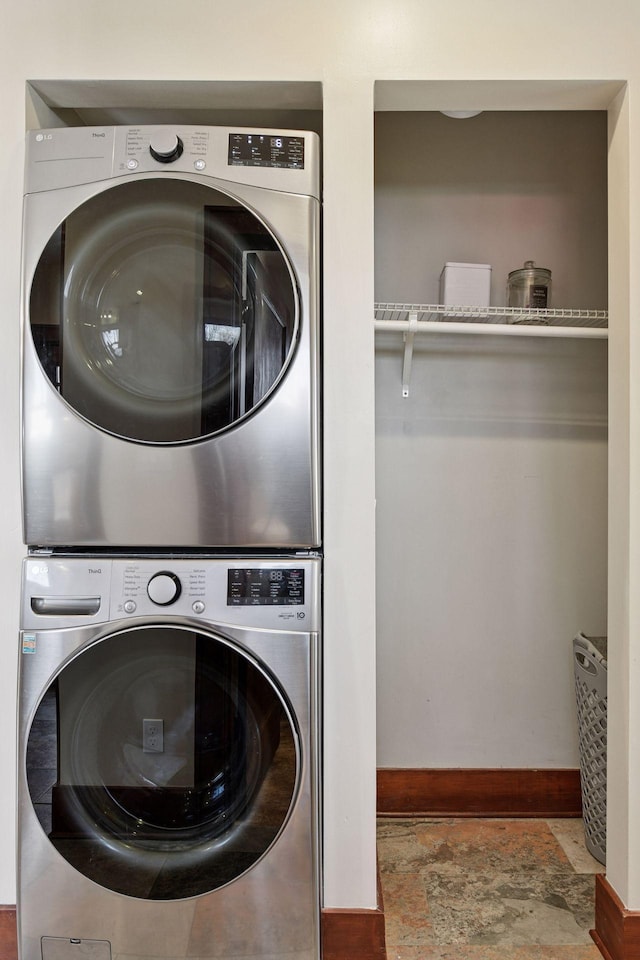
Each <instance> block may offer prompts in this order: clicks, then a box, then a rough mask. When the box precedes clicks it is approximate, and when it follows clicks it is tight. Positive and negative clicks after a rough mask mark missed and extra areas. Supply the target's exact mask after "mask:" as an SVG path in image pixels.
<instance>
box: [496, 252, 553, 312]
mask: <svg viewBox="0 0 640 960" xmlns="http://www.w3.org/2000/svg"><path fill="white" fill-rule="evenodd" d="M507 305H508V306H509V307H524V308H525V309H533V310H545V309H547V308H548V307H550V306H551V270H547V269H546V267H536V265H535V263H534V261H533V260H525V263H524V267H521V268H520V269H519V270H512V271H511V272H510V274H509V282H508V284H507Z"/></svg>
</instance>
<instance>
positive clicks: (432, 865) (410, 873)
mask: <svg viewBox="0 0 640 960" xmlns="http://www.w3.org/2000/svg"><path fill="white" fill-rule="evenodd" d="M378 861H379V867H380V878H381V883H382V895H383V899H384V911H385V923H386V940H387V958H388V960H534V958H535V960H602V958H601V955H600V953H599V951H598V949H597V947H596V946H595V944H594V943H593V941H592V940H591V937H590V936H589V930H590V929H591V928H592V926H593V900H594V874H595V873H597V872H600V871H603V870H604V867H603V866H602V865H601V864H600V863H598V861H597V860H594V858H593V857H592V856H591V855H590V854H589V853H588V851H587V849H586V847H585V845H584V834H583V829H582V821H581V820H520V819H518V820H507V819H499V820H494V819H381V820H379V821H378Z"/></svg>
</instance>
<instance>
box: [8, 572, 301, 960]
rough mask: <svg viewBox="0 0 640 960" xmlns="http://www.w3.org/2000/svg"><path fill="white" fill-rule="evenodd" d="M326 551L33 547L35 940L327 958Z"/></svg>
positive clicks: (28, 702) (143, 952)
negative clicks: (225, 555)
mask: <svg viewBox="0 0 640 960" xmlns="http://www.w3.org/2000/svg"><path fill="white" fill-rule="evenodd" d="M319 597H320V560H319V559H315V558H306V559H276V558H273V559H270V560H257V559H253V558H251V559H246V560H241V559H237V558H236V559H234V560H232V561H227V560H222V559H198V560H193V559H181V560H176V559H172V560H169V559H166V560H163V561H162V560H157V559H154V560H152V559H149V558H145V559H126V558H114V557H112V558H105V557H104V556H103V557H100V558H95V559H90V558H89V559H87V558H81V557H75V558H74V557H69V558H61V557H48V558H47V557H42V558H41V557H32V558H30V559H28V560H26V561H25V565H24V580H23V603H22V631H21V657H20V659H21V669H20V693H19V713H20V716H19V728H20V739H19V777H18V782H19V785H18V791H19V794H18V799H19V886H18V937H19V949H20V957H21V960H87V958H89V960H110V958H111V957H114V958H115V957H127V958H142V957H145V958H148V957H153V958H173V960H176V958H182V957H184V958H187V957H191V958H192V957H198V958H216V960H222V958H224V960H228V958H234V960H239V958H251V960H265V958H273V957H284V956H287V957H291V958H292V960H293V958H295V960H318V958H319V923H318V917H319V898H320V894H319V877H318V874H319V857H318V846H319V838H318V831H319V827H318V773H317V766H318V723H317V716H316V711H317V708H318V689H317V687H318V660H319V656H320V651H319V636H320V633H319V631H320V607H319Z"/></svg>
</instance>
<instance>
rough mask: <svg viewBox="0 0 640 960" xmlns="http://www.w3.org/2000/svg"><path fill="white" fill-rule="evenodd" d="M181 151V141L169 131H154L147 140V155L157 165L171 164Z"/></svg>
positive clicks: (182, 148) (179, 155)
mask: <svg viewBox="0 0 640 960" xmlns="http://www.w3.org/2000/svg"><path fill="white" fill-rule="evenodd" d="M183 150H184V144H183V142H182V140H181V139H180V137H179V136H177V134H175V133H172V132H171V130H156V132H155V133H153V134H152V135H151V137H150V139H149V153H150V154H151V156H152V157H153V159H154V160H157V161H158V163H173V161H174V160H177V159H178V157H181V156H182V151H183Z"/></svg>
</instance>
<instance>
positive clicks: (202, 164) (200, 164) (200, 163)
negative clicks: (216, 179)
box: [193, 160, 207, 170]
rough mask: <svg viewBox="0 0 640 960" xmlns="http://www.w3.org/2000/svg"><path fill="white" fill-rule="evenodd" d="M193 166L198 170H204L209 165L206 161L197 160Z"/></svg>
mask: <svg viewBox="0 0 640 960" xmlns="http://www.w3.org/2000/svg"><path fill="white" fill-rule="evenodd" d="M193 165H194V167H195V168H196V170H204V169H205V167H206V165H207V164H206V162H205V161H204V160H196V161H195V162H194V164H193Z"/></svg>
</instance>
